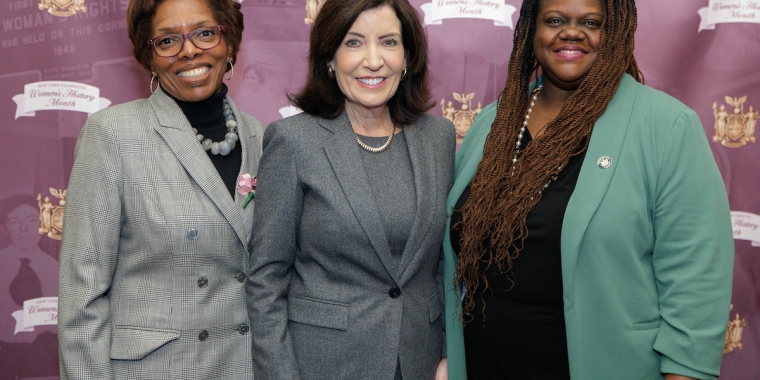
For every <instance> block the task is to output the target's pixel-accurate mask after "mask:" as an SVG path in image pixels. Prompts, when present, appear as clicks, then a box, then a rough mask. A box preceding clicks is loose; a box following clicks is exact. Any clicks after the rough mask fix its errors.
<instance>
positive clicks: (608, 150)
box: [444, 75, 734, 380]
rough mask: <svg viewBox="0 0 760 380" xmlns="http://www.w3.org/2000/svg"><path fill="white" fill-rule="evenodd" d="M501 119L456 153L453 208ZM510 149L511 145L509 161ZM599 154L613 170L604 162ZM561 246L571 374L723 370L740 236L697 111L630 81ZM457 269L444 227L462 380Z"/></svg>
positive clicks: (709, 375) (611, 114) (451, 327)
mask: <svg viewBox="0 0 760 380" xmlns="http://www.w3.org/2000/svg"><path fill="white" fill-rule="evenodd" d="M495 116H496V104H495V103H494V104H491V105H489V106H488V107H486V108H484V109H483V111H482V112H481V113H480V115H479V116H478V118H477V119H476V120H475V122H474V124H473V126H472V128H471V129H470V130H469V132H468V133H467V137H466V138H465V139H464V142H463V143H462V146H461V147H460V149H459V152H457V156H456V177H455V182H454V186H453V188H452V190H451V193H450V194H449V197H448V201H447V208H448V209H449V210H450V211H451V209H452V208H453V206H454V204H455V203H456V202H457V200H458V199H459V197H460V195H461V194H462V191H463V190H464V189H465V188H466V187H467V185H468V184H469V183H470V181H471V179H472V177H473V175H474V174H475V170H476V169H477V166H478V163H479V162H480V160H481V158H482V156H483V144H484V143H485V140H486V138H487V136H488V133H489V131H490V129H491V123H492V122H493V120H494V118H495ZM505 149H508V148H505ZM511 154H512V153H511V151H506V150H505V152H504V157H505V159H507V158H508V157H511ZM601 157H609V158H610V159H611V160H612V165H611V166H609V167H608V168H606V169H605V168H603V167H602V166H603V165H599V164H598V163H597V161H598V160H599V159H600V158H601ZM449 223H450V220H449ZM450 228H451V226H450V225H449V226H448V228H447V231H448V230H450ZM561 250H562V284H563V298H564V309H565V324H566V326H567V345H568V356H569V362H570V374H571V377H572V378H573V379H584V380H587V379H610V378H613V379H616V378H620V379H656V378H662V375H661V374H663V373H675V374H681V375H685V376H691V377H695V378H699V379H714V378H716V377H717V376H718V371H719V369H720V363H721V359H722V356H723V345H724V339H725V333H726V325H727V322H728V313H729V304H730V301H731V282H732V273H733V263H734V243H733V235H732V228H731V220H730V213H729V207H728V199H727V196H726V189H725V187H724V185H723V180H722V178H721V176H720V172H719V171H718V168H717V165H716V164H715V160H714V158H713V156H712V153H711V151H710V147H709V145H708V142H707V139H706V138H705V132H704V130H703V128H702V125H701V123H700V121H699V118H698V117H697V115H696V113H694V111H692V110H690V109H689V108H687V107H686V106H685V105H684V104H682V103H681V102H679V101H678V100H676V99H674V98H672V97H670V96H668V95H666V94H664V93H662V92H660V91H657V90H654V89H652V88H649V87H646V86H644V85H641V84H639V83H638V82H636V81H635V80H634V79H633V78H632V77H631V76H629V75H625V76H624V77H623V78H622V81H621V83H620V86H619V87H618V90H617V92H616V93H615V96H614V97H613V99H612V101H610V103H609V105H608V107H607V111H606V112H605V113H604V115H602V117H601V118H599V120H598V121H597V122H596V125H595V126H594V130H593V132H592V134H591V142H590V143H589V147H588V150H587V152H586V157H585V159H584V161H583V166H582V167H581V172H580V175H579V177H578V183H577V185H576V187H575V191H574V192H573V195H572V197H571V198H570V202H569V203H568V205H567V210H566V211H565V217H564V220H563V223H562V239H561ZM518 260H519V259H518ZM455 270H456V255H455V253H454V252H453V250H452V248H451V240H450V235H449V234H448V232H447V235H446V237H445V239H444V278H445V279H446V321H447V338H446V340H447V354H448V362H449V378H450V379H453V380H459V379H465V378H466V370H465V359H464V339H463V336H462V320H461V317H460V315H461V314H460V312H461V298H460V297H461V292H460V291H459V288H460V287H459V284H455V283H454V278H455ZM505 344H508V343H506V342H505Z"/></svg>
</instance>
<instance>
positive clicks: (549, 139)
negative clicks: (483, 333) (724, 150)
mask: <svg viewBox="0 0 760 380" xmlns="http://www.w3.org/2000/svg"><path fill="white" fill-rule="evenodd" d="M542 2H543V1H542V0H525V1H523V4H522V8H521V10H520V18H519V21H518V22H517V26H516V28H515V34H514V45H513V46H514V48H513V49H512V55H511V57H510V62H509V69H508V70H509V71H508V74H507V83H506V86H505V87H504V90H503V91H502V92H501V95H500V97H499V99H500V100H499V103H498V107H497V111H496V118H495V120H494V122H493V124H492V126H491V132H490V134H489V135H488V137H487V139H486V142H485V146H484V148H483V158H482V160H481V161H480V164H479V165H478V168H477V170H476V172H475V176H474V177H473V179H472V182H471V183H470V186H471V194H470V197H469V198H468V200H467V202H465V204H464V205H463V206H462V209H461V212H462V222H461V225H460V226H455V227H459V228H461V231H462V233H461V236H462V240H461V251H460V253H459V256H458V262H457V277H456V280H455V281H456V282H457V283H461V282H464V284H465V286H466V288H467V291H466V294H465V299H464V301H463V305H462V310H463V312H464V316H467V315H468V314H470V313H471V312H472V311H473V308H474V306H475V301H474V298H473V297H474V296H475V293H476V290H477V289H478V288H479V287H481V288H484V289H486V290H487V289H488V281H487V279H486V277H485V274H484V273H480V272H479V270H478V268H479V265H480V264H481V263H487V265H488V268H491V267H492V266H493V265H495V266H496V268H497V269H498V270H499V271H500V273H503V274H506V275H509V272H510V271H511V269H512V264H513V261H514V260H515V259H516V258H517V257H518V256H519V254H520V251H521V250H522V248H523V243H524V241H525V238H526V237H527V236H528V229H527V226H526V218H527V215H528V213H529V212H530V211H531V210H532V209H533V208H534V207H535V206H536V204H537V203H538V202H539V201H540V200H541V191H542V190H543V188H544V185H546V184H547V183H548V182H549V181H550V179H551V178H552V177H553V176H555V175H556V174H557V173H559V171H560V170H561V169H562V168H563V167H564V165H565V164H566V163H567V161H568V160H569V159H570V157H573V156H576V155H579V154H581V153H583V152H585V150H586V148H587V147H588V143H589V139H590V137H591V130H592V129H593V127H594V124H595V123H596V121H597V120H598V119H599V117H601V116H602V114H603V113H604V112H605V110H606V108H607V105H608V104H609V102H610V100H611V99H612V97H613V96H614V95H615V91H616V90H617V87H618V84H619V83H620V80H621V78H622V77H623V75H624V74H625V73H628V74H630V75H631V76H633V77H634V78H635V79H636V80H637V81H638V82H642V83H643V76H642V74H641V72H640V71H639V68H638V66H637V64H636V60H635V59H634V57H633V48H634V33H635V32H636V24H637V15H636V5H635V4H634V1H633V0H600V2H601V4H602V9H603V10H604V20H603V22H602V26H601V43H600V47H599V55H598V57H597V59H596V62H595V63H594V65H593V66H592V68H591V70H590V72H589V73H588V75H587V76H586V78H585V79H584V80H583V82H582V83H581V84H580V85H579V87H578V89H577V90H576V91H575V92H574V93H573V94H572V95H571V96H570V97H569V98H568V99H567V100H566V101H565V103H564V105H563V106H562V109H561V111H560V113H559V114H558V115H557V117H556V118H555V119H554V120H552V121H551V122H549V123H548V124H547V125H546V127H545V129H544V134H543V135H542V137H541V138H536V139H534V140H533V142H531V143H530V144H529V145H528V146H527V147H526V148H525V149H524V150H523V151H522V153H521V155H520V157H519V159H518V160H517V162H516V163H515V164H514V174H512V152H513V151H512V149H514V148H513V147H514V144H515V141H516V139H517V135H518V134H519V130H520V127H521V125H522V121H523V116H524V115H525V112H526V111H527V108H528V106H529V103H530V96H531V94H530V82H531V80H532V79H533V78H534V75H536V74H537V72H538V70H537V69H538V68H539V64H538V62H537V61H536V57H535V56H534V54H533V40H534V37H535V33H536V19H537V16H538V12H539V9H540V7H541V3H542ZM484 242H487V244H486V243H484ZM511 281H514V280H511ZM481 282H482V286H481ZM481 296H482V294H481ZM483 307H485V305H484V306H483ZM465 322H467V318H465Z"/></svg>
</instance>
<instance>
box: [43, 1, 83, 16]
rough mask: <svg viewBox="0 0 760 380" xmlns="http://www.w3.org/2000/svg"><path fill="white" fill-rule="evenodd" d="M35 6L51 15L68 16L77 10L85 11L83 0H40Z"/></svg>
mask: <svg viewBox="0 0 760 380" xmlns="http://www.w3.org/2000/svg"><path fill="white" fill-rule="evenodd" d="M37 6H38V7H39V8H40V10H42V11H48V13H50V14H51V15H53V16H58V17H69V16H73V15H74V14H76V13H77V11H79V12H87V7H86V6H85V5H84V0H40V3H39V4H37Z"/></svg>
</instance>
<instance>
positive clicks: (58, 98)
mask: <svg viewBox="0 0 760 380" xmlns="http://www.w3.org/2000/svg"><path fill="white" fill-rule="evenodd" d="M13 101H14V102H16V119H18V118H19V117H21V116H27V117H28V116H34V115H35V111H45V110H64V111H78V112H86V113H87V114H88V115H92V114H93V113H95V112H97V111H100V110H102V109H103V108H106V107H108V106H109V105H111V101H110V100H108V99H106V98H101V97H100V89H99V88H97V87H95V86H90V85H87V84H84V83H78V82H66V81H47V82H35V83H29V84H27V85H25V86H24V93H23V94H19V95H16V96H14V97H13Z"/></svg>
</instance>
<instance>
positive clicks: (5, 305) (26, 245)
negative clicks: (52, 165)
mask: <svg viewBox="0 0 760 380" xmlns="http://www.w3.org/2000/svg"><path fill="white" fill-rule="evenodd" d="M39 218H40V210H39V207H38V205H37V200H36V199H35V198H34V197H33V196H31V195H26V194H19V195H13V196H10V197H8V198H6V199H3V200H0V236H2V241H4V242H7V243H8V245H7V246H5V247H4V248H2V249H0V326H3V329H2V330H0V363H2V369H0V379H16V378H18V377H39V376H53V375H57V374H58V358H57V357H58V355H57V352H58V338H57V336H56V335H55V334H56V330H57V329H56V325H55V324H52V325H41V326H34V327H33V328H31V329H26V330H23V329H20V327H21V326H20V324H19V322H20V319H21V318H22V309H23V306H24V301H27V300H32V299H36V298H41V297H56V296H58V260H56V259H54V258H53V257H52V256H50V255H48V254H47V253H45V252H43V251H42V249H40V246H39V243H40V239H41V238H43V237H44V235H40V233H39V232H38V228H39V227H40V221H39ZM45 239H47V238H45ZM30 358H33V359H30Z"/></svg>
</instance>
